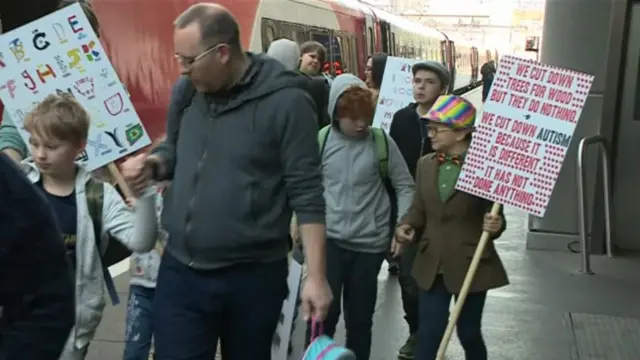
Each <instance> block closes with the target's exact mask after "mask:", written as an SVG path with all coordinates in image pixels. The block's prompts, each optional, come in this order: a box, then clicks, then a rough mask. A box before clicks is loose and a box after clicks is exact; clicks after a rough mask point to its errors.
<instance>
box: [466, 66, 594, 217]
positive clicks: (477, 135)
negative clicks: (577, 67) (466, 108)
mask: <svg viewBox="0 0 640 360" xmlns="http://www.w3.org/2000/svg"><path fill="white" fill-rule="evenodd" d="M592 82H593V76H592V75H588V74H584V73H580V72H576V71H572V70H567V69H560V68H556V67H553V66H549V65H545V64H541V63H538V62H535V61H533V60H525V59H519V58H516V57H512V56H506V57H504V58H502V59H501V61H500V64H499V67H498V72H497V75H496V78H495V80H494V82H493V85H492V87H491V91H490V93H489V97H488V99H487V102H486V103H485V105H484V110H483V113H482V116H481V117H480V118H479V119H477V120H476V131H475V132H474V133H473V140H472V142H471V147H470V148H469V151H468V154H467V157H466V159H465V163H464V165H463V167H462V171H461V173H460V177H459V179H458V183H457V184H456V188H457V189H459V190H462V191H464V192H467V193H471V194H474V195H477V196H479V197H482V198H485V199H488V200H491V201H494V202H497V203H500V204H505V205H511V206H514V207H517V208H519V209H522V210H524V211H526V212H527V213H529V214H532V215H536V216H540V217H541V216H544V212H545V210H546V207H547V204H548V203H549V199H550V198H551V192H552V191H553V187H554V185H555V182H556V179H557V178H558V174H559V172H560V168H561V167H562V162H563V160H564V157H565V155H566V153H567V148H568V147H569V144H570V143H571V138H572V136H573V132H574V130H575V128H576V124H577V123H578V119H579V118H580V114H581V113H582V108H583V107H584V103H585V101H586V98H587V95H588V93H589V89H590V88H591V83H592Z"/></svg>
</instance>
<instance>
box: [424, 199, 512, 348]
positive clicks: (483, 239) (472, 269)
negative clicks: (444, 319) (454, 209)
mask: <svg viewBox="0 0 640 360" xmlns="http://www.w3.org/2000/svg"><path fill="white" fill-rule="evenodd" d="M500 207H501V205H500V204H498V203H493V206H492V207H491V215H493V216H497V215H499V214H500ZM490 236H491V234H490V233H489V232H488V231H483V232H482V236H480V241H479V242H478V246H477V247H476V252H475V254H473V259H472V260H471V265H469V270H468V271H467V275H466V276H465V278H464V282H463V283H462V289H461V290H460V294H459V295H458V301H456V303H455V306H454V308H453V313H452V314H451V317H450V318H449V323H448V324H447V330H446V331H445V332H444V336H443V337H442V341H441V342H440V347H439V348H438V356H437V357H436V359H437V360H443V359H444V354H445V353H446V352H447V346H449V341H451V335H452V334H453V329H454V328H455V327H456V323H457V322H458V318H459V317H460V313H461V312H462V307H463V306H464V302H465V300H466V299H467V295H468V294H469V288H470V287H471V284H472V283H473V278H474V277H475V276H476V271H477V270H478V265H479V264H480V258H481V257H482V253H483V252H484V249H485V247H486V246H487V242H489V238H490Z"/></svg>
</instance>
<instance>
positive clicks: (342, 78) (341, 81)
mask: <svg viewBox="0 0 640 360" xmlns="http://www.w3.org/2000/svg"><path fill="white" fill-rule="evenodd" d="M354 85H355V86H359V87H361V88H363V89H368V88H367V85H366V84H365V83H364V81H362V80H361V79H360V78H359V77H357V76H355V75H353V74H342V75H338V76H337V77H336V78H335V79H333V84H331V90H329V103H328V105H327V111H328V112H329V118H330V119H331V123H335V121H336V120H337V119H334V116H335V112H336V105H337V104H338V100H339V99H340V96H342V94H343V93H344V92H345V90H347V89H348V88H350V87H352V86H354Z"/></svg>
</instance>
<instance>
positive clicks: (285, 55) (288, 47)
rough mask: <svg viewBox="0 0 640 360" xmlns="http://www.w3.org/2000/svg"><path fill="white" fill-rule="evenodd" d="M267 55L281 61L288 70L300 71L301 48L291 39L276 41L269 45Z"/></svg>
mask: <svg viewBox="0 0 640 360" xmlns="http://www.w3.org/2000/svg"><path fill="white" fill-rule="evenodd" d="M267 55H269V56H271V57H272V58H274V59H276V60H278V61H280V62H281V63H282V65H284V67H285V68H287V70H296V69H298V64H300V48H299V47H298V44H296V43H295V42H294V41H291V40H289V39H280V40H276V41H274V42H272V43H271V45H269V50H267Z"/></svg>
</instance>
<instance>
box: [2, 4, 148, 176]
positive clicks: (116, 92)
mask: <svg viewBox="0 0 640 360" xmlns="http://www.w3.org/2000/svg"><path fill="white" fill-rule="evenodd" d="M57 92H58V93H59V92H67V93H71V94H72V95H73V96H74V97H75V98H76V99H77V100H78V102H80V104H82V106H84V108H85V109H86V110H87V111H88V112H89V114H90V116H91V128H90V131H89V138H88V141H87V147H86V148H85V151H84V152H83V154H81V156H80V158H79V159H78V160H80V161H83V162H84V163H85V164H86V166H87V168H88V170H94V169H97V168H99V167H101V166H104V165H106V164H108V163H110V162H113V161H114V160H117V159H118V158H120V157H122V156H124V155H127V154H130V153H132V152H135V151H137V150H139V149H141V148H143V147H145V146H147V145H149V144H150V143H151V140H150V139H149V136H148V135H147V133H146V131H145V130H144V127H143V126H142V123H141V122H140V118H139V117H138V115H137V114H136V111H135V109H134V108H133V105H132V104H131V101H130V100H129V95H128V93H127V91H126V89H125V88H124V86H123V85H122V83H121V82H120V80H119V79H118V76H117V74H116V72H115V70H114V68H113V66H112V65H111V63H110V62H109V59H108V58H107V55H106V53H105V51H104V49H103V48H102V46H101V44H100V41H99V40H98V37H97V36H96V34H95V33H94V32H93V29H92V28H91V25H90V24H89V21H88V20H87V18H86V16H85V15H84V12H83V11H82V8H81V7H80V5H79V4H74V5H71V6H67V7H65V8H63V9H61V10H58V11H56V12H55V13H53V14H50V15H48V16H45V17H43V18H40V19H38V20H36V21H33V22H31V23H29V24H27V25H24V26H22V27H19V28H17V29H15V30H13V31H11V32H8V33H6V34H3V35H1V36H0V99H2V102H3V103H4V106H5V108H6V109H7V111H8V113H9V115H10V116H11V119H12V120H13V122H14V123H15V125H16V127H17V128H18V130H19V131H20V135H21V136H22V138H23V139H24V141H25V142H26V143H28V141H29V134H28V133H27V132H26V131H25V130H24V127H23V120H24V117H25V115H26V114H27V113H29V111H31V110H32V109H33V108H34V107H35V106H36V105H37V104H38V103H39V102H40V101H42V100H43V99H44V98H45V97H47V95H49V94H55V93H57Z"/></svg>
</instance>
